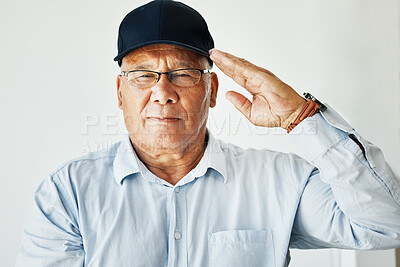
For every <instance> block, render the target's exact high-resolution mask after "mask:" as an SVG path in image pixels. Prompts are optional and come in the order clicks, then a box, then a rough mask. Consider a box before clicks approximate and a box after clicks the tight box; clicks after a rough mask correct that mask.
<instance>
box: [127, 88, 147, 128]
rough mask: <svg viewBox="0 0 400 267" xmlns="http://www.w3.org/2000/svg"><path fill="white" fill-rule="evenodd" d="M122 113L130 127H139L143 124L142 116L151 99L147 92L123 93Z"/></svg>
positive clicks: (131, 91)
mask: <svg viewBox="0 0 400 267" xmlns="http://www.w3.org/2000/svg"><path fill="white" fill-rule="evenodd" d="M123 92H124V93H125V94H124V95H123V104H122V111H123V113H124V118H125V122H126V123H127V126H128V125H138V124H140V122H141V119H140V118H141V115H142V113H143V111H144V109H145V107H146V105H147V103H148V100H149V98H150V96H149V94H148V93H146V92H145V91H142V92H134V91H133V90H129V88H128V90H125V91H123Z"/></svg>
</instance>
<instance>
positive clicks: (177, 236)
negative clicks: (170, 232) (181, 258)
mask: <svg viewBox="0 0 400 267" xmlns="http://www.w3.org/2000/svg"><path fill="white" fill-rule="evenodd" d="M174 237H175V239H176V240H179V239H181V237H182V235H181V233H179V232H178V231H176V232H175V234H174Z"/></svg>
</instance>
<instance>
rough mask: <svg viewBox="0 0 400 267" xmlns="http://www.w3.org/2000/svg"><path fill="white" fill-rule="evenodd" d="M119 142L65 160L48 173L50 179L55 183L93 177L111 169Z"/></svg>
mask: <svg viewBox="0 0 400 267" xmlns="http://www.w3.org/2000/svg"><path fill="white" fill-rule="evenodd" d="M120 144H121V142H117V143H115V144H113V145H111V146H110V147H108V148H107V149H105V150H101V151H96V152H90V153H87V154H85V155H82V156H80V157H77V158H74V159H71V160H69V161H66V162H65V163H63V164H62V165H61V166H59V167H58V168H56V169H55V170H54V171H53V172H52V173H51V174H50V179H51V180H52V181H54V182H55V183H57V182H67V181H69V182H72V181H76V180H78V179H80V180H82V179H84V178H85V177H87V178H88V177H90V178H92V179H93V178H96V177H97V176H98V175H99V174H101V173H103V174H104V173H107V172H108V171H112V167H113V162H114V159H115V156H116V155H117V153H118V148H119V147H120Z"/></svg>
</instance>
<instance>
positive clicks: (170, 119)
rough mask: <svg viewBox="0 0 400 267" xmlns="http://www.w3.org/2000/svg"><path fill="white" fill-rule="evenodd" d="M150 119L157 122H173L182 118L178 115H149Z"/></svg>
mask: <svg viewBox="0 0 400 267" xmlns="http://www.w3.org/2000/svg"><path fill="white" fill-rule="evenodd" d="M147 119H148V120H151V121H155V122H163V123H173V122H178V121H180V120H182V119H181V118H177V117H163V116H150V117H147Z"/></svg>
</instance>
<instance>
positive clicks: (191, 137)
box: [117, 44, 218, 151]
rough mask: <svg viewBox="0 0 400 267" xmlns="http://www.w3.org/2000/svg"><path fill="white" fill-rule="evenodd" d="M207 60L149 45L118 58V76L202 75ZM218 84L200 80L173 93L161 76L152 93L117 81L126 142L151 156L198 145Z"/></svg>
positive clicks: (204, 77)
mask: <svg viewBox="0 0 400 267" xmlns="http://www.w3.org/2000/svg"><path fill="white" fill-rule="evenodd" d="M208 67H209V65H208V62H207V59H206V58H205V57H201V56H199V55H197V54H196V53H194V52H191V51H189V50H187V49H184V48H180V47H177V46H173V45H164V44H161V45H150V46H145V47H143V48H140V49H137V50H135V51H133V52H131V53H130V54H128V55H127V56H125V57H124V59H123V61H122V65H121V69H122V71H131V70H152V71H157V72H168V71H172V70H176V69H182V68H196V69H207V68H208ZM217 89H218V79H217V76H216V74H215V73H211V74H210V73H205V74H202V76H201V79H200V81H199V83H197V84H196V85H194V86H192V87H178V86H176V85H174V84H172V83H171V82H170V81H169V80H168V75H161V76H160V80H159V81H158V82H157V83H156V84H155V85H154V86H152V87H149V88H137V87H135V86H133V85H132V84H130V83H129V82H128V79H127V77H125V76H121V75H119V76H118V77H117V93H118V100H119V108H120V109H121V110H122V111H123V113H124V119H125V124H126V127H127V129H128V132H129V135H130V138H131V140H132V142H133V143H134V144H135V145H137V146H139V147H142V148H146V149H151V150H155V151H156V150H166V149H167V150H175V149H178V150H179V149H181V148H182V147H186V146H188V145H196V144H197V143H199V142H204V139H203V140H201V138H202V137H203V138H204V133H205V127H206V122H207V117H208V109H209V107H214V106H215V103H216V96H217Z"/></svg>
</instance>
